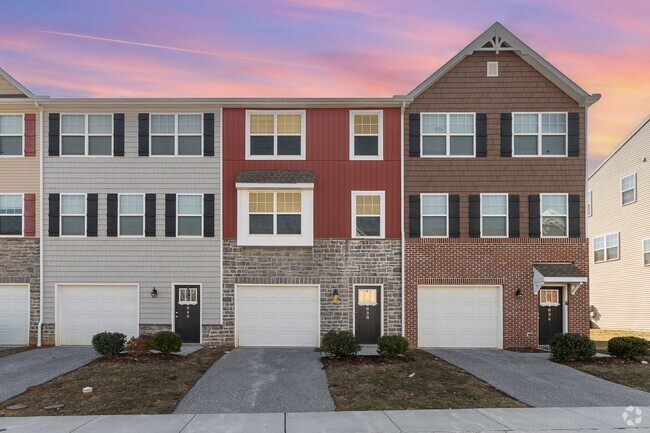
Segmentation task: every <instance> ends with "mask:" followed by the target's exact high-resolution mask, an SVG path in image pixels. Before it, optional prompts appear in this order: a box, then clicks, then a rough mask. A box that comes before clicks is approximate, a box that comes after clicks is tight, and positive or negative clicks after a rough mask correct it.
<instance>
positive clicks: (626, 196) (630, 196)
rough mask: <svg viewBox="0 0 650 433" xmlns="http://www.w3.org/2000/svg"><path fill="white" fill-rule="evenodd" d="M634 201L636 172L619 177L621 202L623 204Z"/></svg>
mask: <svg viewBox="0 0 650 433" xmlns="http://www.w3.org/2000/svg"><path fill="white" fill-rule="evenodd" d="M635 201H636V173H632V174H630V175H628V176H625V177H624V178H623V179H621V202H622V203H623V206H625V205H626V204H630V203H634V202H635Z"/></svg>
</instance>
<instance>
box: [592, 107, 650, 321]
mask: <svg viewBox="0 0 650 433" xmlns="http://www.w3.org/2000/svg"><path fill="white" fill-rule="evenodd" d="M649 158H650V116H649V117H647V118H646V119H645V120H644V121H643V122H641V124H640V125H639V126H638V127H637V128H636V129H635V130H634V131H633V132H632V134H630V136H629V137H627V138H626V139H625V140H623V142H622V143H621V144H620V145H619V146H618V147H617V148H616V149H615V150H614V151H613V152H612V153H611V154H610V155H609V156H608V157H607V158H606V159H605V160H604V161H603V162H602V164H600V166H598V168H596V170H594V172H593V173H592V174H591V176H589V183H588V185H589V188H588V193H587V194H588V196H587V197H588V202H587V203H588V206H587V214H588V219H587V222H588V228H589V238H590V239H591V259H590V262H591V264H590V271H589V285H590V287H591V305H592V309H593V311H592V319H593V321H594V324H595V326H597V327H598V328H602V329H626V330H636V331H650V162H648V159H649Z"/></svg>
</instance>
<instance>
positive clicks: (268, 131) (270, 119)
mask: <svg viewBox="0 0 650 433" xmlns="http://www.w3.org/2000/svg"><path fill="white" fill-rule="evenodd" d="M246 126H247V131H248V132H247V134H246V158H247V159H305V112H304V111H278V112H273V111H247V112H246Z"/></svg>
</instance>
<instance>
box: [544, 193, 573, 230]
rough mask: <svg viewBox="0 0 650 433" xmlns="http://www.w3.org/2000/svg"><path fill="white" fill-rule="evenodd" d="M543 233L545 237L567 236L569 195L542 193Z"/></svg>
mask: <svg viewBox="0 0 650 433" xmlns="http://www.w3.org/2000/svg"><path fill="white" fill-rule="evenodd" d="M541 207H542V208H541V211H542V215H541V217H542V218H541V224H542V229H541V234H542V237H543V238H565V237H567V235H568V231H567V228H568V219H569V214H568V195H567V194H541Z"/></svg>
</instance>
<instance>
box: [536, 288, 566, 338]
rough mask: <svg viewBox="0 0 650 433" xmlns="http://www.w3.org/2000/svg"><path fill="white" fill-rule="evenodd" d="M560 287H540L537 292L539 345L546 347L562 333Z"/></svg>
mask: <svg viewBox="0 0 650 433" xmlns="http://www.w3.org/2000/svg"><path fill="white" fill-rule="evenodd" d="M562 289H563V288H562V287H542V288H541V289H540V291H539V344H541V345H544V346H545V345H548V344H549V343H550V341H551V339H552V338H553V336H555V335H556V334H561V333H562V328H563V326H562Z"/></svg>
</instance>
